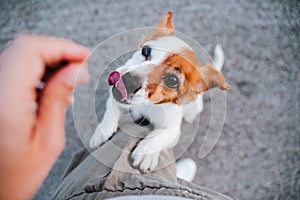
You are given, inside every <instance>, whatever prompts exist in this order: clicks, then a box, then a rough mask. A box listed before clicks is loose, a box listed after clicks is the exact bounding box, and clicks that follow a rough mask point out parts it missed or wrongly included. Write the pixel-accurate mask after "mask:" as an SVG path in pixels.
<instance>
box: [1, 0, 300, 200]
mask: <svg viewBox="0 0 300 200" xmlns="http://www.w3.org/2000/svg"><path fill="white" fill-rule="evenodd" d="M168 10H171V11H173V13H174V24H175V27H176V30H177V31H179V32H181V33H183V34H186V35H188V36H190V37H191V38H193V39H194V40H196V41H197V42H199V43H200V44H201V45H202V46H203V47H204V48H205V49H207V50H208V51H209V52H210V53H212V50H213V47H214V46H215V45H216V44H217V43H219V44H221V45H222V47H223V49H224V52H225V57H226V64H225V66H224V68H223V74H224V76H225V77H226V80H227V81H228V83H229V84H230V85H231V90H230V91H229V92H228V93H227V98H226V101H227V109H226V114H227V117H226V121H225V125H224V128H223V132H222V134H221V137H220V139H219V141H218V143H217V145H216V146H215V147H214V149H213V150H212V152H211V153H210V154H209V155H208V156H207V157H205V158H204V159H199V158H198V151H199V146H200V145H201V143H202V139H203V133H202V132H201V131H199V133H198V134H197V138H196V139H195V140H194V141H193V144H192V145H191V146H190V147H189V149H188V151H187V152H185V154H184V155H183V157H191V158H193V159H194V160H196V162H197V165H198V172H197V175H196V178H195V180H194V182H195V183H196V184H199V185H201V186H206V187H209V188H212V189H214V190H217V191H219V192H222V193H225V194H227V195H229V196H232V197H234V198H238V199H252V200H253V199H297V197H298V198H299V196H300V125H299V122H300V117H299V113H300V109H299V106H300V105H299V101H300V88H299V85H300V84H299V83H300V66H299V61H300V59H299V54H300V52H299V35H300V25H299V23H300V20H299V19H300V14H299V10H300V3H299V1H292V0H291V1H270V0H265V1H261V2H255V1H234V0H228V1H221V0H219V1H218V0H211V1H196V0H194V1H192V0H189V1H179V0H176V1H165V0H155V1H138V0H128V1H109V0H107V1H93V0H85V1H79V0H76V1H71V0H44V1H37V0H32V1H29V0H28V1H26V0H19V1H16V0H11V1H9V0H1V3H0V27H1V28H0V49H1V50H2V49H3V48H4V47H5V46H6V45H7V43H9V42H10V41H11V40H12V39H13V38H14V37H15V36H16V35H18V34H20V33H35V34H43V35H51V36H57V37H64V38H69V39H73V40H75V41H77V42H79V43H81V44H82V45H85V46H87V47H89V48H93V47H95V46H96V45H97V44H98V43H99V42H101V41H103V40H105V39H106V38H108V37H109V36H111V35H113V34H116V33H119V32H122V31H126V30H129V29H132V28H137V27H148V26H153V25H154V24H155V23H156V22H157V20H158V19H159V18H160V16H161V15H162V14H163V13H165V12H166V11H168ZM84 95H85V94H84V93H82V98H84ZM97 109H98V110H97V112H100V111H99V110H101V109H102V110H103V106H101V105H98V106H97ZM71 111H72V110H71V108H69V109H68V112H67V119H66V134H67V143H66V148H65V150H64V152H63V153H62V154H61V156H60V157H59V159H58V161H57V162H56V164H55V166H54V167H53V169H52V171H51V173H50V175H49V176H48V178H47V180H46V181H45V182H44V184H43V186H42V187H41V188H40V190H39V191H38V193H37V194H36V196H35V198H34V199H48V198H49V197H50V196H51V194H52V193H53V192H54V191H55V190H56V188H57V187H58V185H59V182H60V179H61V177H62V174H63V172H64V170H65V169H66V167H67V164H68V162H69V160H70V158H71V156H72V154H73V153H74V152H75V151H76V150H78V149H79V148H80V147H81V146H82V143H81V141H80V139H79V138H78V135H77V132H76V129H75V125H74V121H73V115H72V112H71ZM209 115H210V99H209V96H207V95H206V96H205V108H204V111H203V113H202V115H201V122H200V124H199V125H200V127H203V126H204V127H203V128H207V127H205V126H207V124H208V121H209V119H208V117H207V118H206V116H209ZM87 120H88V119H87ZM96 125H97V124H95V123H94V124H91V126H89V127H88V129H90V130H92V129H94V128H95V127H96Z"/></svg>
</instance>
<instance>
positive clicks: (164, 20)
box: [140, 11, 175, 46]
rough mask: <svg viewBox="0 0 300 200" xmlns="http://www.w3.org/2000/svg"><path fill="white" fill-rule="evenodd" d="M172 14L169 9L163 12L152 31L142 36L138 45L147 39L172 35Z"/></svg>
mask: <svg viewBox="0 0 300 200" xmlns="http://www.w3.org/2000/svg"><path fill="white" fill-rule="evenodd" d="M172 15H173V14H172V12H171V11H169V12H167V13H166V14H164V15H163V16H162V17H161V18H160V20H159V21H158V23H157V25H156V29H155V30H154V31H153V32H152V33H150V34H148V35H145V36H144V37H143V38H142V40H141V42H140V46H141V45H142V44H144V43H145V42H147V41H149V40H155V39H156V38H159V37H163V36H170V35H173V34H174V30H175V28H174V25H173V20H172Z"/></svg>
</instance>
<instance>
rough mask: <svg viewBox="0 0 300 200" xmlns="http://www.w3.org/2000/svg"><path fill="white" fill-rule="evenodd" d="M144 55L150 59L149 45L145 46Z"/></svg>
mask: <svg viewBox="0 0 300 200" xmlns="http://www.w3.org/2000/svg"><path fill="white" fill-rule="evenodd" d="M142 55H143V56H144V57H145V58H146V60H148V59H149V57H150V55H151V48H150V47H149V46H147V45H145V46H143V48H142Z"/></svg>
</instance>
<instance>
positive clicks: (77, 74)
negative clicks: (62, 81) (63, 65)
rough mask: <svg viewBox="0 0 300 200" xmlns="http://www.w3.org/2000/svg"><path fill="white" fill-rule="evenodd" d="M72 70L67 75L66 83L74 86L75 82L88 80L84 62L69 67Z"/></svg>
mask: <svg viewBox="0 0 300 200" xmlns="http://www.w3.org/2000/svg"><path fill="white" fill-rule="evenodd" d="M71 68H72V69H71V70H72V72H71V73H70V74H69V75H68V77H67V80H66V82H67V84H68V85H69V86H71V87H74V86H75V84H83V83H86V82H88V81H89V78H90V76H89V72H88V69H87V67H86V65H85V64H80V65H77V64H75V65H74V66H72V67H71Z"/></svg>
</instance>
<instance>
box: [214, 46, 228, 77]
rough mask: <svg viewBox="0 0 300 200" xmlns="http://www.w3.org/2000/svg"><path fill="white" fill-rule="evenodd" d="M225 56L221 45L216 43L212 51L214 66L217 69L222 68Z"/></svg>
mask: <svg viewBox="0 0 300 200" xmlns="http://www.w3.org/2000/svg"><path fill="white" fill-rule="evenodd" d="M224 61H225V57H224V52H223V50H222V47H221V46H220V45H219V44H217V45H216V47H215V51H214V66H215V68H216V69H217V70H218V71H221V70H222V67H223V65H224Z"/></svg>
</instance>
